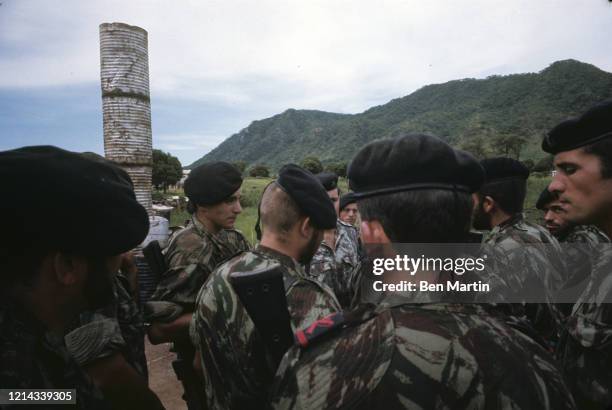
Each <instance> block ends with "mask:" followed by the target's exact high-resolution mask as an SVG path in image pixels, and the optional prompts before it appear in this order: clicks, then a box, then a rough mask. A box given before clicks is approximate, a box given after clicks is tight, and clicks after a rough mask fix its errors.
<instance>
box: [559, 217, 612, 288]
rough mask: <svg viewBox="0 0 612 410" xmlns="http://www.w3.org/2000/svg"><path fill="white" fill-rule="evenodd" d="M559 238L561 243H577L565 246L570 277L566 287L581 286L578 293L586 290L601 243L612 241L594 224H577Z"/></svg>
mask: <svg viewBox="0 0 612 410" xmlns="http://www.w3.org/2000/svg"><path fill="white" fill-rule="evenodd" d="M557 239H559V242H561V243H571V244H576V245H575V246H565V247H564V250H565V264H566V266H567V272H568V273H569V277H568V279H567V282H566V283H565V285H564V287H565V288H573V287H575V286H578V287H580V290H577V293H578V294H580V293H582V291H584V288H585V287H586V285H587V283H588V281H589V279H590V277H591V271H592V267H593V265H594V263H595V259H596V258H597V257H598V255H599V252H600V251H601V244H603V243H610V239H609V238H608V237H607V236H606V234H605V233H603V232H602V231H600V230H599V229H597V228H596V227H595V226H593V225H577V226H574V227H572V228H571V229H569V230H568V231H567V232H564V233H563V234H562V235H560V236H559V237H558V238H557Z"/></svg>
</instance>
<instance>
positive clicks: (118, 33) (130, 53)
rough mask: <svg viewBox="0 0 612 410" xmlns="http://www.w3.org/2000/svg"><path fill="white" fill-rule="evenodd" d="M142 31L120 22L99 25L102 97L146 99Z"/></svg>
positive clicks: (145, 37) (145, 42)
mask: <svg viewBox="0 0 612 410" xmlns="http://www.w3.org/2000/svg"><path fill="white" fill-rule="evenodd" d="M148 47H149V44H148V35H147V32H146V30H144V29H142V28H140V27H136V26H130V25H128V24H124V23H103V24H100V65H101V77H102V96H105V94H106V95H108V94H112V95H117V96H129V97H140V98H143V99H146V100H148V99H149V56H148Z"/></svg>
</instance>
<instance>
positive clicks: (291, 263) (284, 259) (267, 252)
mask: <svg viewBox="0 0 612 410" xmlns="http://www.w3.org/2000/svg"><path fill="white" fill-rule="evenodd" d="M254 252H256V253H258V254H260V255H263V256H267V257H269V258H272V259H276V260H278V261H279V262H280V263H281V264H282V265H284V266H287V267H290V268H293V269H296V270H299V269H301V268H300V264H299V263H298V262H297V261H296V260H295V259H293V258H292V257H291V256H289V255H285V254H284V253H281V252H279V251H277V250H276V249H272V248H268V247H267V246H264V245H261V244H259V245H257V247H256V248H255V249H254Z"/></svg>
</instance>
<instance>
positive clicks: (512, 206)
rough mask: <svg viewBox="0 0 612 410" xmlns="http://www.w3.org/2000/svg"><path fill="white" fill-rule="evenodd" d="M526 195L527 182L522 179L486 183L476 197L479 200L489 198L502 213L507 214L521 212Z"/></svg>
mask: <svg viewBox="0 0 612 410" xmlns="http://www.w3.org/2000/svg"><path fill="white" fill-rule="evenodd" d="M526 195H527V182H526V181H525V180H523V179H507V180H497V181H492V182H488V183H486V184H485V185H483V186H482V188H480V192H479V193H478V196H479V197H480V199H481V202H482V199H483V198H484V197H485V196H490V197H491V198H493V199H494V200H495V202H496V203H497V205H498V206H499V207H500V208H501V209H502V211H504V212H506V213H507V214H511V215H514V214H517V213H519V212H523V204H524V202H525V196H526Z"/></svg>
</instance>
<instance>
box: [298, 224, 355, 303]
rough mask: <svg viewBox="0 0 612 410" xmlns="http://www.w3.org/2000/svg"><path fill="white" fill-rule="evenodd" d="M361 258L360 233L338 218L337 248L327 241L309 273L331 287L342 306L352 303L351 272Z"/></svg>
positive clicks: (315, 258)
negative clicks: (333, 248) (334, 248)
mask: <svg viewBox="0 0 612 410" xmlns="http://www.w3.org/2000/svg"><path fill="white" fill-rule="evenodd" d="M359 260H360V245H359V234H358V233H357V229H355V227H353V226H352V225H349V224H347V223H346V222H343V221H341V220H340V219H338V221H337V223H336V250H335V251H334V250H332V248H331V247H330V246H329V245H328V244H326V243H325V241H323V242H321V246H319V249H317V252H316V253H315V255H314V257H313V258H312V261H311V263H310V267H309V269H308V275H309V276H310V277H311V278H313V279H315V280H317V281H318V282H320V283H324V284H325V285H327V286H328V287H330V288H331V289H332V290H333V291H334V293H335V294H336V297H337V298H338V300H339V301H340V304H341V305H342V307H344V308H346V307H348V306H349V305H350V302H351V298H352V292H351V273H352V272H353V270H354V269H355V268H356V266H357V265H358V263H359Z"/></svg>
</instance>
